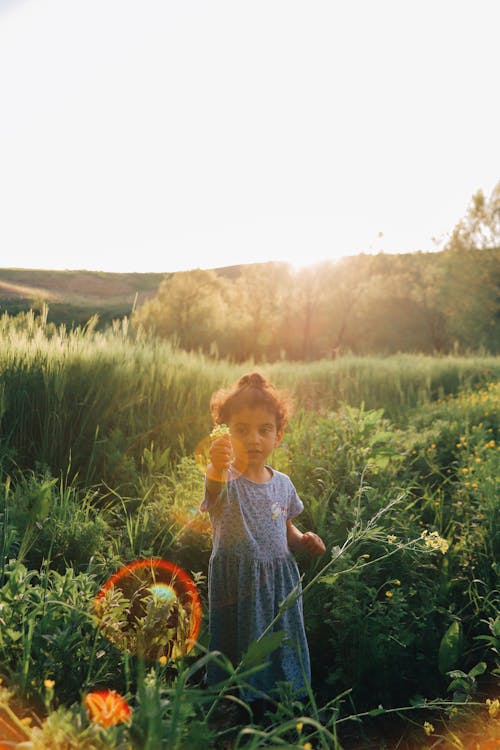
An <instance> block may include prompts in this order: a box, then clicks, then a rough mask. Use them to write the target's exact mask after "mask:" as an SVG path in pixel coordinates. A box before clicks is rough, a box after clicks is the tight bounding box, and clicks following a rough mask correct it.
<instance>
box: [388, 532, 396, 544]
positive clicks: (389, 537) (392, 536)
mask: <svg viewBox="0 0 500 750" xmlns="http://www.w3.org/2000/svg"><path fill="white" fill-rule="evenodd" d="M387 541H388V542H389V544H392V543H393V542H395V541H396V537H395V536H394V534H387Z"/></svg>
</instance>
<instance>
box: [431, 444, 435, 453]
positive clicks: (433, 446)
mask: <svg viewBox="0 0 500 750" xmlns="http://www.w3.org/2000/svg"><path fill="white" fill-rule="evenodd" d="M433 450H436V443H432V445H431V451H433Z"/></svg>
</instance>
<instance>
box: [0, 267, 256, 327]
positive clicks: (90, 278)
mask: <svg viewBox="0 0 500 750" xmlns="http://www.w3.org/2000/svg"><path fill="white" fill-rule="evenodd" d="M251 265H262V264H260V263H256V264H251ZM240 269H241V265H234V266H225V267H223V268H215V269H214V271H215V272H216V273H218V274H220V275H221V276H226V277H229V278H235V277H237V276H238V275H239V273H240ZM172 275H173V274H172V273H171V272H170V273H167V272H166V273H111V272H107V271H50V270H43V269H26V268H0V314H1V313H4V312H8V313H10V314H12V315H16V314H17V313H19V312H25V311H27V310H29V309H30V308H37V307H40V305H41V304H42V302H46V303H47V304H48V306H49V317H48V319H49V321H52V322H54V323H57V324H60V323H64V324H65V325H72V324H74V325H79V324H83V323H86V322H87V320H88V319H89V318H90V317H91V316H92V315H95V314H97V315H99V319H100V322H101V325H106V324H107V323H110V322H111V320H112V319H113V318H121V317H123V316H125V315H130V313H131V312H132V310H133V308H134V307H135V306H137V305H142V304H143V302H145V301H146V300H147V299H150V298H151V297H154V296H155V295H156V293H157V291H158V287H159V286H160V284H161V282H162V281H163V279H164V278H166V277H168V276H172Z"/></svg>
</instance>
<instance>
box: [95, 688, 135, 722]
mask: <svg viewBox="0 0 500 750" xmlns="http://www.w3.org/2000/svg"><path fill="white" fill-rule="evenodd" d="M84 704H85V707H86V709H87V711H88V712H89V717H90V719H92V721H94V722H95V723H96V724H100V725H101V726H102V727H114V726H116V724H121V723H122V722H124V721H128V719H129V718H130V713H131V711H130V706H129V705H128V703H127V701H126V700H125V698H123V697H122V696H121V695H119V694H118V693H117V692H116V690H96V691H94V692H93V693H87V695H86V696H85V698H84Z"/></svg>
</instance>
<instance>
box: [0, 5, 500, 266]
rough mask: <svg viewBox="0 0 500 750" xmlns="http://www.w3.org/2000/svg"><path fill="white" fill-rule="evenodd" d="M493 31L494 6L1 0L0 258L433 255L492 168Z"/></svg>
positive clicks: (496, 170)
mask: <svg viewBox="0 0 500 750" xmlns="http://www.w3.org/2000/svg"><path fill="white" fill-rule="evenodd" d="M499 21H500V5H499V3H498V0H474V2H472V1H471V0H465V1H464V0H412V1H411V2H410V1H409V0H338V1H337V0H300V1H299V0H140V1H139V0H0V267H24V268H30V267H36V268H53V269H64V268H68V269H72V268H87V269H95V270H111V271H174V270H180V269H187V268H195V267H201V268H210V267H216V266H222V265H230V264H234V263H248V262H252V261H263V260H273V259H279V260H288V261H291V262H293V263H294V264H296V265H301V264H305V263H309V262H314V261H317V260H319V259H323V258H334V257H339V256H342V255H348V254H353V253H358V252H372V251H379V250H384V251H385V252H399V251H404V252H407V251H416V250H419V249H421V250H434V249H437V248H439V247H440V246H441V245H442V242H443V240H444V238H445V236H446V234H447V232H449V231H451V229H452V228H453V226H454V225H455V223H456V222H457V221H458V219H460V218H461V217H462V216H463V214H464V212H465V210H466V208H467V205H468V203H469V201H470V198H471V196H472V194H473V193H474V192H476V190H478V189H480V188H481V189H482V190H483V191H484V192H485V193H486V194H487V195H488V194H489V193H490V192H491V190H492V189H493V187H494V185H495V184H496V183H497V182H498V181H499V180H500V139H499V137H498V134H499V133H500V109H499V105H498V71H499V47H498V29H499V28H500V23H499ZM380 232H382V233H383V236H382V237H380V236H379V233H380ZM433 238H437V240H438V244H436V243H435V242H434V241H433Z"/></svg>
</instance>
